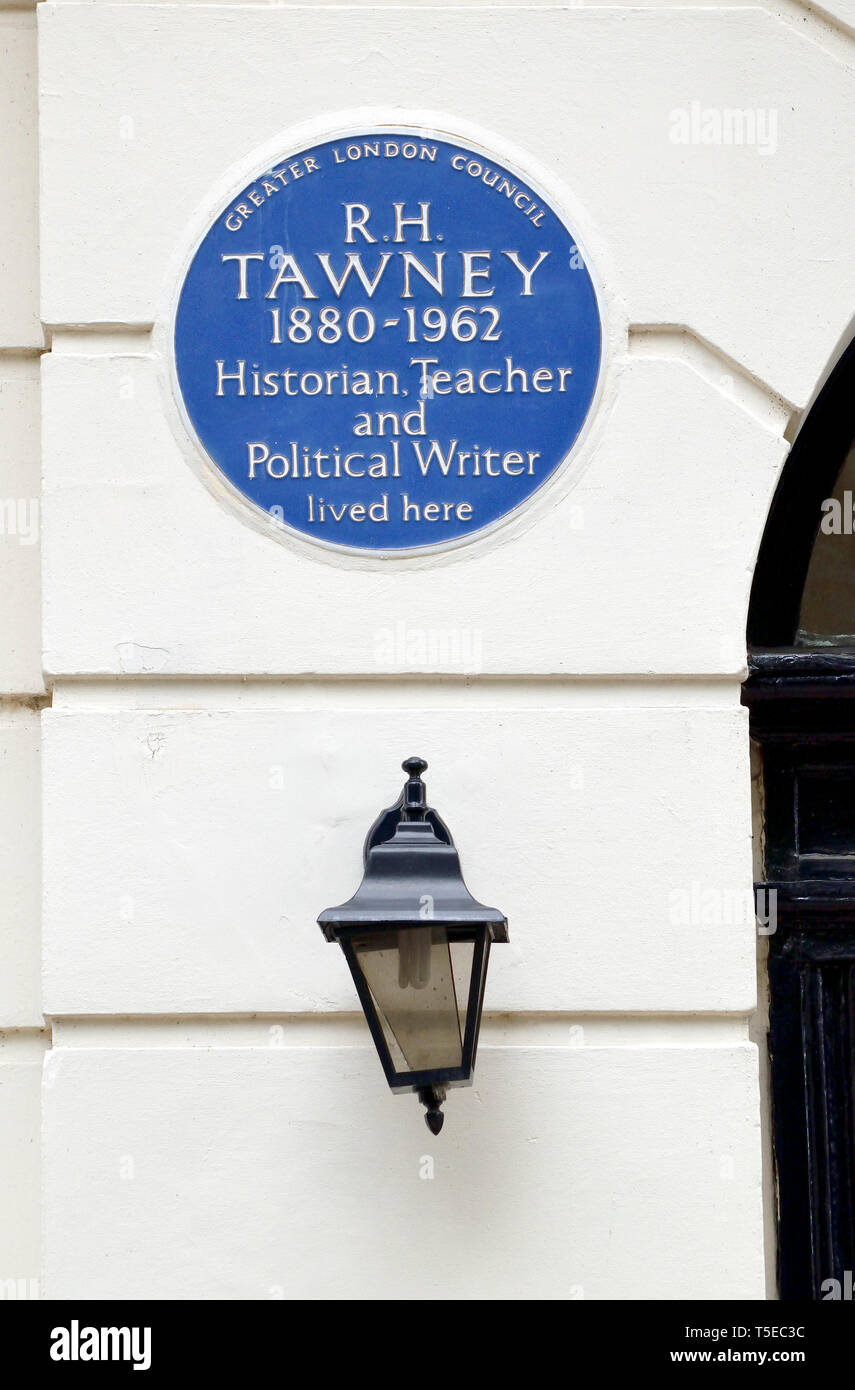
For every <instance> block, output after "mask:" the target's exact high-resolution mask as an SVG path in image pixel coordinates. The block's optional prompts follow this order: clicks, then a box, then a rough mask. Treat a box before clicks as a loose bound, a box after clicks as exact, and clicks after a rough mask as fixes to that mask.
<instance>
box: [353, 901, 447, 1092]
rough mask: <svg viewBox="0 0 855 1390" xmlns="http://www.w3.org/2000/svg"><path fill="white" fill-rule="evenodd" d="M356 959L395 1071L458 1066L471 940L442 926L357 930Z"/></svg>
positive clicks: (355, 938) (354, 945)
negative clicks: (393, 929)
mask: <svg viewBox="0 0 855 1390" xmlns="http://www.w3.org/2000/svg"><path fill="white" fill-rule="evenodd" d="M351 944H352V948H353V952H354V956H355V958H356V963H357V965H358V967H359V969H360V970H361V972H362V975H363V978H364V980H365V983H366V985H367V987H368V990H369V991H370V994H371V998H372V1000H373V1002H374V1007H375V1010H376V1013H377V1019H378V1022H379V1024H380V1027H381V1028H382V1030H383V1036H384V1038H385V1040H386V1046H387V1047H388V1049H389V1055H390V1058H391V1061H392V1065H393V1067H394V1068H395V1070H396V1071H398V1072H410V1071H414V1072H416V1071H418V1072H420V1071H435V1070H441V1069H444V1068H454V1067H460V1066H461V1065H462V1062H463V1041H464V1038H465V1035H466V1011H467V1005H468V1001H469V986H470V981H471V978H472V964H473V953H474V949H475V943H474V940H473V939H472V937H471V935H470V936H468V937H462V936H460V935H459V934H457V933H454V934H451V935H450V934H449V932H448V931H447V929H446V928H445V927H436V926H424V927H407V928H404V929H401V930H400V931H390V930H386V931H366V932H359V933H358V934H356V935H355V936H354V937H353V939H352V943H351Z"/></svg>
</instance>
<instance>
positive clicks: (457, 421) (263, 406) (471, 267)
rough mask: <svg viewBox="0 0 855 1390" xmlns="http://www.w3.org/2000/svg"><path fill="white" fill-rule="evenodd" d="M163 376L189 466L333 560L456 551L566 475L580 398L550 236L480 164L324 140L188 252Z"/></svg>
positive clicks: (265, 175)
mask: <svg viewBox="0 0 855 1390" xmlns="http://www.w3.org/2000/svg"><path fill="white" fill-rule="evenodd" d="M174 352H175V378H176V381H177V390H178V394H179V396H180V401H181V403H182V405H183V410H184V413H185V416H186V420H187V422H188V423H189V425H190V427H191V431H192V433H193V434H195V436H196V439H197V440H198V443H199V445H200V446H201V449H202V451H203V453H204V454H205V455H206V456H207V457H208V459H209V460H210V461H211V462H212V463H213V464H214V465H215V466H216V468H217V469H218V470H219V471H220V473H221V474H222V475H223V476H224V477H225V478H226V479H227V480H228V482H229V483H231V484H232V486H233V487H234V488H235V489H237V491H238V492H239V493H241V494H242V495H243V497H244V498H246V499H247V500H248V501H249V502H250V503H252V504H253V505H254V506H255V507H257V508H259V509H260V510H261V511H262V512H264V513H265V514H266V515H267V516H268V517H270V518H272V519H273V520H274V521H275V522H276V523H279V524H280V525H282V526H283V527H285V528H287V529H288V530H289V531H292V532H297V533H299V534H300V535H302V536H304V537H308V538H310V539H311V540H313V541H317V542H319V543H321V544H324V545H327V546H334V547H340V548H343V549H346V550H350V551H354V550H356V551H369V552H381V553H387V554H401V553H403V552H408V551H418V550H422V549H424V548H426V547H432V548H436V547H438V546H443V545H449V544H459V543H460V542H461V541H463V540H465V539H467V538H469V537H475V536H477V535H478V534H479V533H482V532H483V531H484V530H485V529H486V528H490V527H494V526H495V525H497V524H498V523H499V522H501V521H502V520H503V519H504V518H506V517H508V516H510V515H511V514H512V513H513V512H515V511H516V510H517V509H518V508H519V507H520V506H522V505H523V504H524V503H525V502H527V501H528V499H529V498H530V497H531V496H532V494H533V493H535V492H536V491H537V490H538V489H539V488H541V487H543V485H544V484H545V483H546V482H547V481H548V480H549V479H550V478H551V477H552V476H553V474H554V473H555V472H556V470H557V469H558V468H559V467H561V465H562V464H563V463H564V462H565V461H566V459H567V458H568V456H569V455H570V453H571V451H572V450H573V448H574V445H575V444H576V442H577V440H578V439H579V437H580V434H581V432H582V430H583V428H584V426H585V423H586V420H587V419H588V416H589V414H590V412H591V409H592V406H593V404H594V400H595V397H596V395H597V389H598V383H599V378H600V370H601V361H602V353H603V334H602V325H601V317H600V309H599V305H598V301H597V293H596V290H595V287H594V283H593V280H592V277H591V274H590V272H589V270H588V267H587V265H586V263H585V260H584V258H583V255H582V252H581V250H580V248H579V245H578V243H577V240H576V237H575V235H574V233H573V230H572V228H570V227H568V226H567V224H566V222H565V221H564V220H563V218H562V217H561V216H559V214H558V212H557V211H556V209H555V207H554V206H552V205H551V204H550V202H549V201H548V199H547V198H546V197H544V196H543V194H542V193H541V192H539V191H538V189H537V188H536V187H534V186H533V185H531V184H529V183H527V182H526V181H525V180H524V179H523V178H522V177H521V176H520V174H519V173H517V172H515V171H513V170H512V169H510V168H507V167H506V166H505V165H503V164H502V163H501V162H500V161H499V160H497V159H493V158H491V157H490V156H488V155H487V154H485V153H484V152H483V151H481V150H477V149H473V148H468V147H467V146H465V145H463V144H458V143H456V142H455V141H453V140H450V139H442V140H441V139H437V138H435V137H434V136H433V135H431V134H429V133H427V132H418V131H409V132H408V133H406V134H404V133H401V132H400V131H394V130H389V131H387V132H381V133H379V134H378V133H362V134H354V135H350V136H346V137H343V138H339V139H336V140H330V141H326V142H324V143H321V144H317V145H313V146H311V147H310V148H306V149H304V150H302V151H301V152H300V153H299V154H296V155H289V156H288V157H287V158H286V159H283V160H282V161H281V162H279V163H274V164H272V165H271V166H270V167H269V168H268V169H266V170H264V171H262V172H261V173H259V175H258V177H257V178H256V179H254V180H253V182H252V183H250V184H248V185H247V186H246V188H245V189H244V190H243V192H242V193H240V194H239V195H238V196H236V197H235V198H233V199H232V200H231V201H230V202H229V203H228V205H227V206H226V207H224V208H223V209H222V210H221V212H220V214H219V216H218V217H217V219H216V221H215V222H214V223H213V225H212V226H211V227H210V228H209V230H208V231H207V233H206V234H205V236H204V237H203V239H202V241H201V243H200V245H199V246H198V248H197V249H196V251H195V254H194V255H193V258H192V260H191V262H190V266H189V269H188V270H187V273H186V276H185V278H184V282H183V285H182V287H181V291H180V294H179V298H178V303H177V309H176V313H175V326H174Z"/></svg>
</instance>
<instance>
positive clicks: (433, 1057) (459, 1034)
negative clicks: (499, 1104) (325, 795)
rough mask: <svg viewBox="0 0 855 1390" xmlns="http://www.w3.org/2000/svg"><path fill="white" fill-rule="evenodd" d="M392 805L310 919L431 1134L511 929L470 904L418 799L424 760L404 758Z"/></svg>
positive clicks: (469, 1052) (469, 1054)
mask: <svg viewBox="0 0 855 1390" xmlns="http://www.w3.org/2000/svg"><path fill="white" fill-rule="evenodd" d="M403 768H404V771H405V772H406V773H407V774H408V781H407V782H406V783H405V785H404V790H403V791H402V793H401V795H400V797H399V798H398V801H397V802H396V804H395V805H394V806H391V807H390V808H389V809H388V810H386V811H382V812H381V813H380V815H379V816H378V817H377V820H376V821H375V822H374V824H373V825H372V827H371V829H370V830H369V832H368V837H367V839H366V841H365V849H364V852H363V858H364V863H365V875H364V877H363V880H362V883H361V884H360V886H359V888H358V889H357V890H356V892H355V893H354V895H353V897H352V898H351V899H350V901H349V902H346V903H343V904H342V906H341V907H328V908H327V909H326V911H325V912H322V913H321V915H320V917H319V918H318V924H319V926H320V927H321V928H322V930H323V933H324V936H325V937H326V939H327V941H338V942H339V943H340V945H341V948H342V950H343V951H344V954H345V958H346V960H347V963H348V965H349V967H350V973H351V974H352V976H353V981H354V984H355V985H356V990H357V993H358V995H359V1000H360V1003H361V1004H362V1007H363V1009H364V1010H365V1017H366V1018H367V1020H368V1026H369V1028H370V1029H371V1035H372V1037H373V1039H374V1043H375V1046H376V1048H377V1051H378V1052H379V1054H380V1061H381V1062H382V1063H383V1070H384V1071H385V1073H386V1080H387V1081H388V1082H389V1085H390V1086H391V1088H392V1090H393V1091H417V1092H418V1096H419V1100H420V1101H421V1102H422V1105H424V1106H425V1107H426V1109H427V1114H426V1115H425V1120H426V1122H427V1125H428V1128H429V1129H430V1130H431V1132H432V1133H433V1134H439V1131H440V1130H441V1129H442V1122H443V1119H444V1116H443V1114H442V1110H441V1108H440V1107H441V1105H442V1102H443V1101H444V1100H445V1094H446V1090H447V1088H448V1087H449V1086H466V1085H468V1084H469V1082H470V1081H471V1080H472V1072H473V1069H474V1067H475V1051H476V1049H477V1046H478V1030H479V1029H480V1027H481V1009H482V1006H483V1003H484V983H485V980H486V977H487V962H488V959H489V956H490V944H491V942H493V941H507V939H508V924H507V921H506V920H505V918H504V917H503V916H502V914H501V912H499V911H498V910H497V909H496V908H494V907H484V906H483V904H482V903H479V902H476V901H475V899H474V898H473V897H472V895H471V893H470V892H469V890H468V889H467V887H466V884H465V883H464V882H463V876H462V874H461V872H460V859H459V857H458V854H457V850H456V849H455V848H454V841H453V840H452V838H451V835H450V834H449V831H448V829H447V828H446V826H445V825H444V824H443V822H442V821H441V820H440V818H439V816H438V815H437V814H436V812H435V811H434V810H432V809H431V808H430V807H429V806H428V805H427V804H426V802H425V786H424V783H423V782H422V773H423V772H424V771H425V769H426V768H427V763H426V762H425V761H424V760H423V759H422V758H407V760H406V762H405V763H404V764H403Z"/></svg>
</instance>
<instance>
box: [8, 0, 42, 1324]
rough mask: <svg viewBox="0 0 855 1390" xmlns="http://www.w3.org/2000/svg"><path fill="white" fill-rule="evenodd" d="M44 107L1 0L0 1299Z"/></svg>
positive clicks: (35, 1178) (19, 1269)
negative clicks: (41, 114)
mask: <svg viewBox="0 0 855 1390" xmlns="http://www.w3.org/2000/svg"><path fill="white" fill-rule="evenodd" d="M37 110H38V89H37V43H36V16H35V9H34V8H33V9H26V8H21V7H13V6H8V5H6V4H0V285H2V289H0V883H2V894H0V1136H2V1138H0V1298H7V1297H32V1296H34V1295H35V1294H37V1292H38V1279H39V1269H40V1254H39V1231H40V1200H39V1181H40V1164H39V1132H40V1108H41V1107H40V1096H41V1064H42V1055H43V1051H44V1046H45V1036H44V1033H43V1031H42V1030H43V1020H42V1012H41V989H40V982H39V955H40V953H39V922H40V916H41V901H40V899H41V884H40V860H41V855H40V840H41V807H40V795H39V792H40V783H39V742H40V729H39V709H38V704H39V696H40V694H41V692H42V691H43V689H44V685H43V681H42V659H41V633H40V614H39V589H40V577H39V535H40V516H39V495H40V472H41V459H40V450H39V363H38V355H37V354H38V352H39V350H40V348H41V346H42V344H43V341H44V336H43V333H42V328H41V323H40V316H39V299H38V271H39V258H38V204H37V184H38V138H37V137H38V123H37Z"/></svg>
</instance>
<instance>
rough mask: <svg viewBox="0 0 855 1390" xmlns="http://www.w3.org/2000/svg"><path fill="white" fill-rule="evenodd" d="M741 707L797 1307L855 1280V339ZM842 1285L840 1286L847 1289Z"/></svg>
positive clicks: (769, 544)
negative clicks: (757, 761) (757, 843)
mask: <svg viewBox="0 0 855 1390" xmlns="http://www.w3.org/2000/svg"><path fill="white" fill-rule="evenodd" d="M748 648H749V676H748V680H747V681H746V683H745V686H744V688H743V700H744V703H745V704H747V705H748V707H749V710H750V720H751V735H752V738H753V739H754V740H755V741H756V743H757V745H758V746H759V749H760V754H761V759H762V771H763V776H762V798H763V800H762V826H763V844H762V861H763V870H762V879H763V881H762V883H761V885H760V886H759V891H760V893H761V894H763V893H767V894H769V895H770V899H771V900H770V901H769V904H768V908H766V910H765V911H764V915H767V913H768V912H769V911H771V914H772V921H771V923H770V926H772V925H774V930H772V931H771V934H770V935H769V986H770V1027H769V1046H770V1055H771V1074H772V1109H773V1133H774V1148H775V1175H776V1185H777V1194H776V1195H777V1213H778V1260H779V1276H780V1286H781V1296H782V1297H783V1298H813V1299H820V1298H827V1297H834V1296H837V1297H840V1296H844V1297H845V1296H846V1292H845V1291H846V1290H847V1289H848V1290H849V1295H848V1296H849V1297H851V1296H852V1293H851V1288H852V1277H853V1274H852V1272H853V1270H855V1119H853V1115H854V1114H855V340H853V342H852V343H851V344H850V346H849V347H848V348H847V349H846V351H845V352H844V353H843V355H842V357H841V358H840V360H839V362H838V363H837V365H836V367H835V368H834V370H833V371H832V373H831V375H830V376H829V377H828V380H827V381H826V383H825V385H824V386H823V388H822V390H821V391H820V393H819V395H818V396H817V399H816V401H815V403H814V405H813V406H812V408H811V410H810V411H809V413H808V415H807V417H806V419H805V421H804V424H803V425H802V428H801V429H800V431H799V433H798V435H797V437H796V440H795V443H794V444H793V448H792V450H791V452H790V456H789V458H788V460H787V463H786V466H785V469H784V472H783V474H782V476H781V480H780V483H779V485H778V489H777V491H776V494H775V497H774V500H773V503H772V507H771V510H770V513H769V519H768V522H767V526H766V531H765V534H764V537H763V542H762V545H761V548H760V554H759V557H758V562H757V568H756V571H755V576H754V584H753V588H752V594H751V605H750V612H749V622H748ZM833 1281H836V1284H835V1283H834V1282H833Z"/></svg>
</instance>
